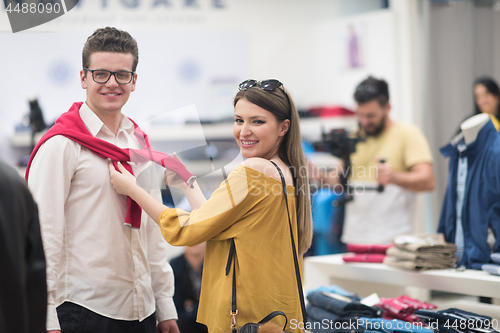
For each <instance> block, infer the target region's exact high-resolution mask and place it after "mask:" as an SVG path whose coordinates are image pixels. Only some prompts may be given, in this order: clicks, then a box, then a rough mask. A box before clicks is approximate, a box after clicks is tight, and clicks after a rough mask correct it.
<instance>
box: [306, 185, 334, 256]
mask: <svg viewBox="0 0 500 333" xmlns="http://www.w3.org/2000/svg"><path fill="white" fill-rule="evenodd" d="M340 197H341V196H340V195H339V194H336V193H335V192H334V191H332V190H331V189H329V188H322V189H319V190H318V191H316V192H314V193H312V194H311V211H312V218H313V231H314V237H313V248H314V255H315V256H321V255H325V254H335V253H340V252H341V247H340V244H339V240H338V239H339V238H340V235H335V227H334V223H335V215H336V214H337V210H338V209H337V207H335V206H334V205H333V203H334V201H337V200H339V199H340Z"/></svg>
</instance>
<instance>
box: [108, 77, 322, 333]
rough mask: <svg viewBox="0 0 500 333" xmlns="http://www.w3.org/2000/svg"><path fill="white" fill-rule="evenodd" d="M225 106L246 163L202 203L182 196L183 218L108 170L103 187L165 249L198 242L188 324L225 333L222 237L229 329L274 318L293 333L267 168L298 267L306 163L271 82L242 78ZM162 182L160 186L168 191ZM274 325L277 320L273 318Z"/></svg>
mask: <svg viewBox="0 0 500 333" xmlns="http://www.w3.org/2000/svg"><path fill="white" fill-rule="evenodd" d="M239 88H240V91H239V92H238V94H237V95H236V97H235V99H234V107H235V113H234V119H235V122H234V127H233V134H234V138H235V139H236V141H237V143H238V145H239V146H240V149H241V154H242V155H243V157H244V158H246V160H245V161H244V162H243V163H242V164H241V165H240V166H238V167H237V168H236V169H235V170H234V171H232V172H231V173H230V174H229V176H228V177H227V180H226V181H225V182H222V183H221V185H220V187H219V188H218V189H217V190H216V191H214V193H213V194H212V196H211V197H210V199H208V200H205V198H204V197H203V195H202V193H201V191H200V189H199V187H198V186H197V185H195V186H194V188H192V189H191V188H189V187H188V186H187V185H184V184H177V185H176V187H180V188H182V189H183V191H184V193H185V195H186V197H187V199H188V200H189V202H190V204H191V207H192V208H193V211H192V212H191V213H188V212H185V211H183V210H180V209H170V208H168V207H166V206H164V205H162V204H160V203H158V202H157V201H156V200H154V199H153V198H151V197H150V196H149V195H148V194H147V192H146V191H144V190H143V189H142V188H140V187H138V186H137V185H136V181H135V178H134V177H133V176H132V175H130V174H129V173H128V172H127V171H126V170H125V169H124V168H123V167H122V166H120V171H121V173H119V172H117V171H115V170H114V168H113V167H112V166H111V165H110V173H111V182H112V184H113V186H114V187H115V189H116V191H117V192H118V193H120V194H125V195H129V196H130V197H131V198H132V199H133V200H135V201H136V202H137V203H138V204H139V205H140V206H141V207H142V208H143V209H144V210H145V211H146V212H147V213H148V215H150V216H151V217H152V218H153V219H155V220H156V221H158V224H159V225H160V228H161V231H162V234H163V237H164V238H165V240H166V241H167V242H169V243H170V244H172V245H175V246H181V245H187V246H193V245H195V244H199V243H202V242H204V241H206V242H207V244H206V254H205V261H204V266H203V278H202V287H201V295H200V304H199V309H198V319H197V320H198V322H200V323H202V324H205V325H206V326H207V327H208V330H209V332H210V333H223V332H229V331H230V326H231V322H232V317H231V315H230V312H231V295H232V273H231V274H228V275H227V276H226V274H225V270H226V262H227V258H228V253H229V248H230V244H231V239H234V241H235V246H236V253H237V254H236V290H237V294H236V295H237V296H236V298H237V310H238V314H237V315H236V326H241V325H243V324H245V323H247V322H258V321H259V320H261V319H262V318H264V317H265V316H267V315H268V314H269V313H271V312H272V311H276V310H279V311H283V312H284V313H285V314H286V315H287V317H288V320H289V324H288V325H287V331H291V332H299V331H300V330H299V328H300V327H301V325H300V324H296V325H291V323H301V322H302V312H301V305H300V301H299V292H298V286H297V281H296V276H295V268H294V259H293V253H292V246H291V239H290V231H289V222H288V214H287V208H286V205H285V200H284V197H283V195H284V194H283V191H282V183H281V180H280V176H279V173H278V171H277V170H276V168H275V167H274V166H273V165H272V163H271V161H272V162H275V163H276V164H277V165H278V166H279V167H280V169H281V170H282V172H283V173H284V177H285V180H286V183H287V195H288V204H289V209H290V217H291V221H292V229H293V234H294V238H295V244H297V251H298V254H299V256H298V257H299V266H300V267H302V259H301V258H302V254H303V253H305V251H306V250H307V249H308V248H309V247H310V245H311V238H312V219H311V207H310V200H309V183H308V179H307V164H306V160H305V157H304V153H303V151H302V147H301V137H300V131H299V116H298V112H297V110H296V108H295V106H294V104H293V102H292V100H291V98H290V96H289V95H288V93H287V92H286V91H285V89H284V88H283V86H282V84H281V82H279V81H277V80H265V81H262V82H259V81H255V80H247V81H245V82H243V83H241V84H240V86H239ZM173 179H174V178H172V175H171V174H166V182H167V185H174V184H173V182H174V181H173ZM273 321H276V323H277V324H281V326H283V324H284V319H281V318H280V317H277V318H276V319H273Z"/></svg>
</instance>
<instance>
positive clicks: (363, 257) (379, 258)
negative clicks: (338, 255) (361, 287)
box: [342, 253, 386, 263]
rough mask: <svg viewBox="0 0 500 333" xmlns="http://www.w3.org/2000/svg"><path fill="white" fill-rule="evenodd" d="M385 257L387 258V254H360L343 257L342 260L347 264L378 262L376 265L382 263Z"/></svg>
mask: <svg viewBox="0 0 500 333" xmlns="http://www.w3.org/2000/svg"><path fill="white" fill-rule="evenodd" d="M385 257H386V255H385V254H380V253H359V254H354V255H345V256H342V259H343V260H344V261H345V262H376V263H382V262H383V261H384V258H385Z"/></svg>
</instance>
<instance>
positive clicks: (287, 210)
mask: <svg viewBox="0 0 500 333" xmlns="http://www.w3.org/2000/svg"><path fill="white" fill-rule="evenodd" d="M270 162H271V163H272V164H273V165H274V166H275V167H276V169H278V172H279V174H280V178H281V184H282V185H283V194H284V195H285V203H286V212H287V213H288V224H289V226H290V238H291V239H292V252H293V262H294V264H295V277H296V278H297V287H298V290H299V298H300V307H301V308H302V318H303V320H304V321H303V324H304V327H305V325H306V323H307V313H306V304H305V302H304V291H303V290H302V279H301V278H300V267H299V260H298V258H297V257H298V256H297V250H296V249H295V239H294V238H293V229H292V221H291V219H290V210H289V209H288V195H287V191H286V182H285V177H283V173H282V172H281V169H280V168H279V166H278V165H277V164H276V163H274V162H273V161H270Z"/></svg>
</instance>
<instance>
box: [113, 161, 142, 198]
mask: <svg viewBox="0 0 500 333" xmlns="http://www.w3.org/2000/svg"><path fill="white" fill-rule="evenodd" d="M117 165H118V169H119V170H120V172H118V171H116V170H115V167H114V166H113V162H110V163H109V175H110V177H111V185H113V187H114V189H115V191H116V193H118V194H123V195H128V196H131V194H132V192H133V191H134V189H135V188H136V187H137V184H136V181H135V177H134V176H133V175H132V174H131V173H130V172H128V171H127V169H125V167H124V166H123V165H122V164H121V163H120V162H118V163H117Z"/></svg>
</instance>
